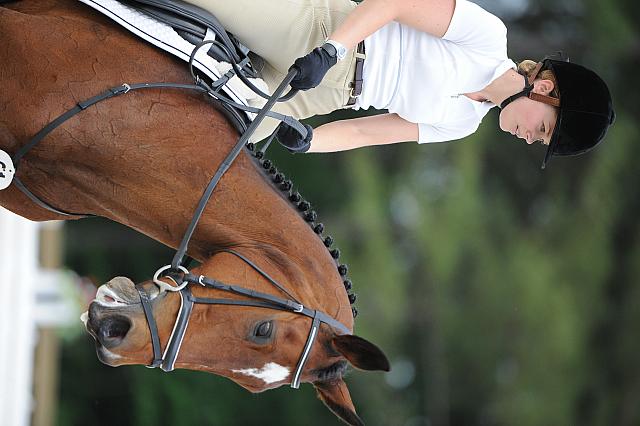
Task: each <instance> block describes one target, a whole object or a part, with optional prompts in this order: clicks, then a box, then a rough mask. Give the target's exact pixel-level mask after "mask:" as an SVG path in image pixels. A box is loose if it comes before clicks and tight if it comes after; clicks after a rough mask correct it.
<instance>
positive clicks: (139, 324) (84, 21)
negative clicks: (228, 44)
mask: <svg viewBox="0 0 640 426" xmlns="http://www.w3.org/2000/svg"><path fill="white" fill-rule="evenodd" d="M2 3H3V5H2V7H0V40H2V43H0V88H1V92H0V149H1V150H3V151H5V152H6V153H8V154H9V155H11V154H12V153H15V152H16V151H17V150H18V149H20V147H21V146H23V145H24V144H25V143H26V142H27V141H29V139H30V138H31V137H32V136H33V135H34V134H36V133H37V132H38V131H39V130H40V129H41V128H43V126H45V125H46V124H47V123H49V122H50V121H51V120H52V119H54V118H55V117H57V116H58V115H60V114H61V113H63V112H64V111H66V110H68V109H70V108H72V107H73V106H74V105H76V104H77V103H78V102H80V101H82V100H85V99H88V98H90V97H92V96H95V95H96V94H97V93H99V92H102V91H104V90H105V89H107V88H110V87H114V86H117V85H120V84H122V83H123V82H144V81H156V82H168V81H172V82H189V81H190V77H189V73H188V69H187V67H186V66H185V65H184V64H183V63H179V62H178V61H177V60H176V59H174V58H173V57H170V56H169V55H167V54H165V53H163V52H160V51H158V50H156V49H155V48H153V47H151V46H149V45H147V44H144V43H143V42H141V41H139V40H137V39H135V38H133V37H132V36H131V35H129V34H127V33H125V32H124V31H122V30H121V29H120V28H118V27H116V26H115V25H114V24H112V23H111V22H109V21H108V20H107V19H105V18H103V17H102V16H99V15H97V14H96V13H94V12H93V11H91V10H90V9H89V8H87V7H85V6H84V5H82V4H80V3H79V2H75V1H72V0H43V1H17V2H9V4H6V2H2ZM237 140H238V133H237V131H236V130H235V129H234V128H233V127H232V126H231V125H230V124H229V123H228V121H227V120H226V119H225V117H224V116H223V115H222V114H221V113H220V112H219V111H218V110H217V109H216V108H215V107H213V106H212V104H211V102H210V101H208V100H207V97H206V96H203V95H202V94H199V93H194V92H187V91H178V90H170V89H149V90H145V91H137V92H131V93H128V94H126V95H123V96H119V97H116V98H113V99H109V100H106V101H104V102H101V103H99V104H96V105H95V106H92V107H91V108H87V109H86V110H85V111H83V112H82V113H81V114H78V115H76V116H74V117H73V118H72V119H70V120H68V121H67V122H65V123H64V124H63V125H61V126H60V127H59V128H57V129H56V130H54V131H53V132H52V133H51V134H49V135H48V136H47V137H46V138H45V139H44V140H42V142H41V143H40V144H39V145H38V146H36V147H35V148H33V149H32V150H31V151H29V153H28V154H27V155H25V157H24V158H23V159H22V161H21V163H20V167H19V168H18V170H17V172H16V173H17V175H16V176H19V177H20V180H21V181H22V182H23V183H24V185H25V186H26V187H28V188H29V190H30V191H31V192H32V193H34V194H35V195H36V196H37V197H39V198H40V199H41V200H43V201H44V202H46V203H48V204H49V205H51V206H55V207H56V208H58V209H61V210H64V211H68V212H74V213H78V215H72V216H62V215H60V214H58V213H54V212H51V211H48V210H45V209H43V208H42V207H40V206H38V205H36V204H34V202H33V201H32V200H31V199H29V198H27V197H26V196H25V195H24V194H23V193H22V192H20V191H19V190H18V189H17V188H16V187H15V185H10V186H9V187H8V188H7V189H4V190H2V191H0V205H2V206H3V207H4V208H6V209H8V210H10V211H12V212H14V213H16V214H18V215H21V216H23V217H25V218H28V219H30V220H34V221H44V220H54V219H64V220H76V219H79V218H81V217H82V216H81V215H79V214H80V213H81V214H87V215H96V216H102V217H105V218H108V219H111V220H114V221H116V222H119V223H122V224H124V225H126V226H128V227H130V228H133V229H135V230H137V231H139V232H141V233H143V234H145V235H147V236H150V237H151V238H153V239H155V240H157V241H159V242H161V243H163V244H165V245H167V246H169V247H173V248H176V247H177V246H178V245H179V243H180V239H181V237H182V233H183V232H184V230H185V228H186V227H187V225H188V224H189V221H190V219H191V215H192V213H193V210H194V207H195V206H196V204H197V203H198V200H199V198H200V196H201V194H202V190H203V188H205V187H206V186H207V183H208V182H209V180H210V179H211V176H212V175H213V173H214V171H215V169H216V167H217V165H218V164H220V162H221V161H222V160H223V158H224V157H225V156H226V154H227V153H228V151H229V150H230V149H231V147H233V146H234V144H235V143H236V142H237ZM263 165H264V163H263V162H262V163H261V162H258V161H256V158H255V157H254V156H253V155H251V152H250V151H248V150H244V151H243V152H242V153H241V154H240V155H239V156H238V158H237V159H236V161H235V162H234V163H233V165H232V166H231V168H230V169H229V171H228V172H227V173H226V174H225V175H224V177H223V178H222V179H221V181H220V184H219V185H218V186H217V187H216V189H215V191H214V193H213V196H212V198H211V200H210V202H209V204H208V205H207V207H206V209H205V211H204V214H203V216H202V219H201V220H200V223H199V224H198V226H197V228H196V231H195V233H194V235H193V239H192V240H191V243H190V245H189V251H188V254H189V256H191V257H193V258H194V259H195V260H197V261H198V262H199V266H198V267H197V268H194V270H193V271H191V273H193V274H198V275H203V276H207V277H211V278H213V279H215V280H218V281H220V282H226V283H237V284H240V285H242V286H244V287H245V288H247V289H250V290H256V291H260V292H262V293H267V294H272V295H277V294H278V291H277V289H274V288H273V287H271V286H270V285H269V283H268V282H267V280H266V278H265V274H268V276H269V277H272V279H274V280H276V281H277V282H279V283H281V284H282V286H283V287H285V288H286V289H287V290H288V291H289V292H291V293H292V294H293V296H295V298H296V299H297V300H300V301H302V302H303V303H304V305H305V306H311V307H314V308H315V309H318V310H322V311H323V312H326V313H327V314H328V315H330V316H331V317H332V318H333V319H335V320H336V321H338V322H340V323H341V324H344V325H345V326H346V327H347V328H348V329H349V333H343V332H340V331H338V330H336V329H335V327H331V326H329V325H327V324H323V325H322V326H320V327H319V330H318V335H317V344H315V345H313V346H312V348H311V350H310V352H309V354H308V360H307V363H306V366H305V368H304V370H303V371H302V373H301V377H300V379H301V381H302V382H305V383H311V384H312V385H313V386H314V387H315V389H316V391H317V394H318V397H319V398H320V399H321V400H322V401H323V402H324V403H325V404H326V405H327V406H328V407H329V408H330V409H331V410H332V411H333V412H334V413H335V414H336V415H337V416H338V417H339V418H340V419H341V420H342V421H344V422H345V423H347V424H350V425H360V424H363V423H362V420H361V419H360V418H359V417H358V415H357V414H356V410H355V407H354V404H353V402H352V400H351V397H350V395H349V392H348V387H347V385H346V383H345V382H344V380H343V375H344V373H345V370H346V368H347V367H348V364H351V365H353V366H354V367H356V368H358V369H364V370H385V371H388V370H389V362H388V360H387V358H386V356H385V355H384V353H383V352H382V351H381V350H380V349H379V348H378V347H377V346H375V345H374V344H373V343H370V342H368V341H367V340H365V339H363V338H361V337H358V336H355V335H352V334H351V332H352V331H353V317H354V315H353V314H352V308H351V306H350V300H349V297H348V294H347V291H346V290H345V284H344V276H343V275H344V273H345V272H346V271H344V270H339V269H340V268H339V267H341V266H343V265H338V264H337V262H336V259H335V258H334V257H336V256H333V255H332V253H331V252H330V251H329V250H328V249H327V247H326V245H325V242H326V241H323V239H322V238H319V235H320V236H321V231H320V232H318V227H317V226H315V228H316V229H315V232H314V229H313V227H311V226H309V218H308V217H307V218H306V219H305V215H304V214H303V213H301V211H300V209H299V208H297V205H296V204H294V203H292V202H291V200H290V193H287V192H285V191H283V190H282V189H281V187H280V186H278V185H276V184H274V182H273V179H272V178H271V176H270V174H269V172H267V171H265V168H264V167H263ZM298 205H299V204H298ZM230 250H233V251H234V252H235V253H238V254H240V255H241V256H243V257H246V258H248V259H251V261H252V262H253V263H255V264H256V265H257V266H258V267H259V269H260V270H261V271H263V273H259V272H258V271H257V270H256V268H254V267H251V266H250V265H248V264H247V263H246V262H244V261H243V260H242V259H241V258H239V257H238V256H237V255H233V254H231V252H230ZM161 280H162V282H166V283H167V285H171V284H172V283H171V280H170V279H168V278H162V279H161ZM136 286H140V287H141V288H143V289H144V290H145V291H146V292H147V294H149V297H150V299H151V301H150V306H151V309H152V313H153V316H154V317H155V319H156V322H157V333H158V336H159V339H160V342H162V344H165V342H167V339H168V338H169V336H170V334H171V333H172V327H173V324H174V320H175V319H176V316H177V315H178V311H179V309H180V306H179V305H180V303H181V302H180V297H178V295H177V293H175V292H170V291H166V290H164V289H163V288H161V287H159V286H157V285H156V284H155V283H154V281H153V280H148V281H145V282H143V283H138V284H137V285H136V284H134V283H133V282H132V281H131V280H130V279H128V278H126V277H116V278H114V279H113V280H111V281H109V282H108V283H107V284H105V285H103V286H102V287H101V288H100V289H99V290H98V294H97V296H96V300H95V301H94V302H92V303H91V305H90V306H89V310H88V319H87V324H86V327H87V330H88V331H89V333H90V334H91V335H92V336H93V337H94V338H95V341H96V352H97V355H98V358H99V359H100V361H102V362H103V363H105V364H107V365H110V366H120V365H129V364H141V365H148V364H150V363H151V362H152V359H153V357H154V354H153V351H152V338H151V334H152V333H151V332H150V327H149V326H148V324H147V322H146V319H145V314H144V312H143V307H142V304H141V296H140V295H139V293H138V291H137V287H136ZM191 291H192V292H193V294H194V295H195V296H197V297H209V298H211V297H217V296H219V294H220V293H221V291H220V290H217V289H211V288H205V287H203V286H198V285H194V286H192V290H191ZM228 297H231V298H232V299H237V300H243V296H242V295H236V294H233V295H231V296H228ZM309 323H310V319H309V318H307V317H305V316H301V315H295V313H292V312H286V311H273V310H269V309H264V308H262V307H259V306H242V307H238V306H232V305H217V306H214V305H196V306H195V307H194V308H193V312H192V315H191V318H190V322H189V326H188V328H187V330H186V334H185V336H184V340H183V342H182V347H181V349H180V353H179V356H178V358H177V360H176V364H175V366H176V367H177V368H184V369H191V370H198V371H206V372H209V373H213V374H217V375H220V376H224V377H227V378H229V379H231V380H233V381H234V382H235V383H237V384H238V385H240V386H242V387H244V388H245V389H247V390H249V391H251V392H261V391H264V390H267V389H273V388H276V387H279V386H282V385H286V384H289V383H290V382H291V380H292V377H291V376H292V366H294V365H295V363H296V361H297V360H298V359H299V357H300V352H301V350H302V348H303V347H305V340H306V339H307V333H308V330H309Z"/></svg>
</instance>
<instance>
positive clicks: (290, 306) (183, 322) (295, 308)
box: [136, 249, 351, 389]
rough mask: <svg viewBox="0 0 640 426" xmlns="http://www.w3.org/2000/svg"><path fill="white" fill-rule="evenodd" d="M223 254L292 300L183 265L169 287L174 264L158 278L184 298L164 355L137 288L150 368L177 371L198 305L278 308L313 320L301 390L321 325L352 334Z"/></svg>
mask: <svg viewBox="0 0 640 426" xmlns="http://www.w3.org/2000/svg"><path fill="white" fill-rule="evenodd" d="M222 252H226V253H230V254H232V255H234V256H236V257H238V258H239V259H241V260H242V261H244V262H245V263H246V264H247V265H249V266H250V267H251V268H253V269H254V270H255V271H256V272H258V273H259V274H260V275H261V276H262V277H263V278H265V279H266V280H267V281H268V282H269V283H270V284H271V285H273V286H274V287H276V288H277V289H278V290H280V291H281V292H283V293H285V294H286V295H287V296H288V297H289V299H283V298H280V297H276V296H273V295H271V294H267V293H262V292H259V291H255V290H251V289H247V288H245V287H241V286H236V285H229V284H225V283H223V282H220V281H217V280H214V279H212V278H208V277H205V276H204V275H193V274H190V273H189V272H188V271H187V270H186V269H185V268H184V267H182V266H180V273H177V274H176V273H172V274H171V275H168V276H167V278H170V279H171V280H172V281H174V282H175V284H176V285H175V286H172V285H169V284H167V283H165V282H163V281H159V279H158V277H159V275H160V274H161V273H162V272H163V271H164V270H168V269H170V268H171V265H167V266H165V267H163V268H161V269H159V270H158V272H156V274H155V276H154V282H155V283H156V284H157V285H158V286H159V287H161V288H164V289H168V290H169V291H174V292H178V294H179V295H180V309H179V311H178V314H177V317H176V321H175V323H174V326H173V330H172V332H171V335H170V337H169V340H168V341H167V345H166V346H165V350H164V352H162V351H161V348H160V337H159V335H158V328H157V325H156V322H155V320H154V318H153V313H152V310H151V301H150V299H149V296H148V295H147V293H146V291H145V290H144V289H143V288H142V286H140V285H138V286H136V288H137V290H138V293H139V294H140V300H141V302H142V307H143V310H144V314H145V316H146V319H147V324H148V325H149V331H150V333H151V343H152V347H153V361H152V362H151V364H149V365H148V367H150V368H155V367H160V368H161V369H162V370H163V371H172V370H173V369H174V365H175V362H176V358H177V357H178V353H179V351H180V346H181V345H182V341H183V339H184V336H185V332H186V330H187V326H188V324H189V317H190V316H191V312H192V310H193V305H194V304H196V303H200V304H207V305H231V306H250V307H258V308H267V309H275V310H280V311H286V312H291V313H295V314H299V315H304V316H307V317H309V318H311V319H312V322H311V328H310V329H309V335H308V337H307V341H306V343H305V345H304V348H303V350H302V353H301V354H300V358H299V359H298V362H297V365H296V368H295V371H294V375H293V379H292V380H291V387H292V388H295V389H297V388H298V387H299V386H300V376H301V374H302V370H303V368H304V365H305V363H306V362H307V358H308V356H309V353H310V352H311V348H312V346H313V343H314V342H315V339H316V336H317V334H318V330H319V327H320V324H321V323H325V324H327V325H329V326H331V327H334V328H336V329H338V330H340V331H341V332H342V333H344V334H351V332H350V330H349V329H348V328H347V327H346V326H344V325H343V324H342V323H340V322H339V321H337V320H335V319H334V318H332V317H330V316H329V315H327V314H325V313H324V312H321V311H318V310H315V309H310V308H307V307H305V306H304V305H303V304H302V303H300V302H299V301H298V300H297V299H296V298H295V297H294V296H292V295H291V293H289V292H288V291H287V290H286V289H285V288H284V287H282V286H281V285H280V284H278V282H277V281H275V280H274V279H273V278H271V276H269V275H268V274H267V273H266V272H264V271H263V270H262V269H260V268H259V267H258V266H257V265H255V264H254V263H253V262H251V261H250V260H249V259H247V258H246V257H244V256H243V255H242V254H240V253H238V252H236V251H233V250H229V249H226V250H222ZM189 284H197V285H201V286H202V287H205V288H211V289H215V290H221V291H226V292H229V293H233V294H236V295H240V296H245V297H247V298H249V300H246V299H211V298H203V297H195V296H193V294H192V293H191V290H190V289H189Z"/></svg>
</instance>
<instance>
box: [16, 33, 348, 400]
mask: <svg viewBox="0 0 640 426" xmlns="http://www.w3.org/2000/svg"><path fill="white" fill-rule="evenodd" d="M208 44H216V45H217V46H218V47H219V48H221V49H223V50H227V49H226V46H224V45H223V44H220V43H218V42H216V41H213V40H210V41H205V42H202V43H200V44H199V45H197V46H196V47H195V48H194V50H193V52H192V54H191V58H190V61H189V67H190V71H191V75H192V76H193V77H194V80H195V82H194V84H180V83H139V84H122V85H120V86H117V87H113V88H110V89H108V90H107V91H106V92H103V93H101V94H99V95H97V96H94V97H92V98H89V99H87V100H85V101H83V102H79V103H78V104H76V106H75V107H73V108H72V109H70V110H68V111H66V112H65V113H63V114H62V115H60V116H59V117H57V118H56V119H54V120H53V121H51V122H50V123H49V124H47V125H46V126H45V127H44V128H43V129H42V130H40V131H39V132H38V133H37V134H36V135H35V136H34V137H33V138H32V139H31V140H30V141H29V142H28V143H27V144H26V145H24V146H23V147H22V148H21V149H19V150H18V152H17V153H16V154H15V155H14V156H13V157H12V160H13V163H14V165H15V170H16V171H17V167H18V164H19V162H20V160H21V159H22V158H23V157H24V155H25V154H27V153H28V152H29V151H30V150H31V149H32V148H33V147H35V146H36V145H37V144H38V143H40V141H41V140H42V139H44V138H45V137H46V136H47V135H48V134H49V133H51V132H52V131H53V130H55V129H56V128H57V127H59V126H60V125H61V124H63V123H64V122H65V121H67V120H68V119H70V118H71V117H73V116H74V115H76V114H78V113H79V112H82V111H84V110H85V109H87V108H89V107H90V106H92V105H95V104H96V103H98V102H101V101H103V100H106V99H109V98H112V97H114V96H119V95H122V94H126V93H129V92H130V91H134V90H139V89H151V88H174V89H183V90H194V91H198V92H201V93H205V94H207V95H209V96H211V97H212V98H214V99H217V100H219V101H221V102H224V103H226V104H228V105H230V106H232V107H235V108H238V109H240V110H243V111H248V112H251V113H256V114H257V115H256V116H255V118H254V119H253V121H252V122H251V124H250V125H249V126H248V127H247V128H246V129H245V130H244V132H243V133H242V135H241V136H240V138H239V139H238V142H237V143H236V144H235V145H234V146H233V148H232V149H231V151H230V152H229V154H227V157H226V158H225V159H224V160H223V161H222V163H221V164H220V165H219V166H218V169H217V171H216V173H215V174H214V176H213V177H212V178H211V180H210V182H209V184H208V186H207V188H206V189H205V191H204V193H203V195H202V197H201V198H200V201H199V202H198V206H197V208H196V211H195V213H194V215H193V217H192V219H191V222H190V224H189V226H188V227H187V230H186V231H185V234H184V236H183V238H182V241H181V243H180V245H179V247H178V249H177V251H176V253H175V255H174V257H173V259H172V261H171V264H170V265H167V266H163V267H161V268H160V269H158V271H156V273H155V274H154V277H153V282H154V283H155V284H156V285H157V286H158V287H160V289H163V290H165V291H169V292H177V293H178V294H179V295H180V309H179V311H178V314H177V317H176V320H175V323H174V326H173V330H172V332H171V336H170V337H169V340H168V341H167V344H166V346H165V350H164V352H163V351H162V348H161V343H160V337H159V333H158V327H157V323H156V321H155V319H154V317H153V310H152V301H151V299H150V297H149V295H148V294H147V292H146V291H145V290H144V288H143V287H142V285H141V284H136V289H137V290H138V294H139V295H140V303H141V304H142V308H143V311H144V314H145V317H146V320H147V324H148V326H149V332H150V334H151V345H152V348H153V361H152V362H151V364H149V365H148V366H147V367H149V368H156V367H159V368H160V369H162V370H163V371H166V372H169V371H173V369H174V366H175V363H176V359H177V357H178V354H179V352H180V347H181V345H182V341H183V340H184V336H185V333H186V331H187V326H188V324H189V318H190V315H191V312H192V310H193V306H194V304H196V303H199V304H209V305H232V306H249V307H259V308H267V309H275V310H281V311H287V312H292V313H295V314H299V315H304V316H307V317H309V318H311V320H312V321H311V327H310V329H309V335H308V337H307V341H306V343H305V345H304V347H303V350H302V352H301V354H300V358H299V359H298V362H297V364H296V369H295V371H294V374H293V378H292V380H291V387H292V388H295V389H297V388H299V386H300V378H301V374H302V371H303V369H304V366H305V363H306V361H307V359H308V356H309V353H310V352H311V348H312V347H313V344H314V342H315V339H316V337H317V334H318V330H319V327H320V325H321V324H322V323H324V324H327V325H328V326H330V327H333V328H335V329H337V330H339V331H340V332H342V333H344V334H351V331H350V330H349V328H348V327H346V326H345V325H344V324H342V323H341V322H339V321H337V320H336V319H334V318H333V317H331V316H330V315H327V314H326V313H324V312H321V311H318V310H315V309H310V308H308V307H305V306H304V305H303V304H302V303H301V302H299V301H298V300H297V299H296V298H295V297H294V296H292V295H291V293H289V292H288V291H287V290H286V289H285V288H284V287H283V286H281V285H280V284H279V283H278V282H277V281H275V280H274V279H273V278H272V277H270V276H269V275H268V274H267V273H266V272H264V271H263V270H262V269H260V268H259V267H258V266H257V265H256V264H255V263H253V262H252V261H251V260H249V259H248V258H246V257H245V256H243V255H242V254H240V253H238V252H235V251H233V250H230V249H225V250H222V251H223V252H227V253H230V254H232V255H234V256H236V257H237V258H239V259H241V260H242V261H243V262H245V263H246V264H247V265H249V266H250V267H251V268H252V269H254V270H255V271H256V272H258V273H259V274H260V275H261V276H262V277H263V278H265V279H266V280H267V281H268V282H269V283H270V284H271V285H272V286H273V287H275V288H277V289H278V290H279V291H281V292H282V293H284V294H285V295H286V296H287V297H288V298H281V297H276V296H273V295H271V294H267V293H262V292H259V291H255V290H251V289H247V288H245V287H241V286H237V285H230V284H225V283H223V282H220V281H217V280H214V279H211V278H208V277H205V276H203V275H193V274H191V273H190V272H189V271H188V270H187V268H186V267H185V266H183V263H184V257H185V255H186V252H187V250H188V246H189V241H190V240H191V237H192V236H193V233H194V231H195V229H196V226H197V225H198V222H199V221H200V218H201V217H202V213H203V212H204V209H205V207H206V206H207V204H208V201H209V199H210V197H211V195H212V194H213V191H214V189H215V188H216V186H217V185H218V183H219V182H220V179H221V178H222V176H223V175H224V174H225V173H226V171H227V170H228V169H229V168H230V167H231V165H232V164H233V162H234V160H235V159H236V158H237V157H238V155H239V154H240V152H241V151H242V148H243V147H244V146H245V145H246V144H247V142H248V141H249V137H250V136H251V135H252V134H253V132H254V131H255V129H256V128H257V127H258V126H259V125H260V123H261V122H262V120H263V119H264V117H266V116H269V117H272V118H275V119H278V120H280V121H283V122H285V123H286V124H288V125H289V126H291V127H293V128H294V129H296V130H297V131H298V132H300V133H301V134H302V135H305V134H306V129H305V127H304V126H303V125H302V124H300V122H298V121H297V120H296V119H294V118H293V117H290V116H287V115H283V114H279V113H276V112H273V111H271V108H272V107H273V105H275V103H276V102H283V101H286V100H288V99H290V98H292V97H293V96H294V95H295V94H296V92H297V90H293V89H292V90H290V91H289V92H288V93H287V94H286V95H285V96H282V97H281V95H282V94H283V93H284V91H285V89H286V88H287V87H288V86H289V83H290V82H291V80H293V78H294V77H295V76H296V74H297V70H296V69H295V68H294V69H292V70H291V71H289V73H288V74H287V76H286V77H285V78H284V79H283V81H282V82H281V83H280V85H279V86H278V88H277V89H276V90H275V91H274V93H273V95H271V96H269V95H267V94H265V93H263V92H261V91H260V90H259V89H258V88H256V87H255V86H254V85H253V84H251V82H250V81H249V80H248V79H246V78H244V75H243V73H242V70H241V65H243V64H241V65H238V64H237V63H236V62H235V61H234V59H233V56H232V55H229V57H230V58H231V64H232V67H233V69H234V70H235V72H236V73H237V75H238V76H239V77H240V79H241V80H242V81H243V82H245V84H247V85H248V86H249V87H250V88H251V89H252V90H254V91H256V93H258V94H259V95H260V96H262V97H263V98H265V99H267V102H266V103H265V105H264V106H263V107H262V108H260V109H258V108H254V107H250V106H246V105H242V104H239V103H236V102H234V101H233V100H231V99H229V98H228V97H227V96H225V95H224V94H222V93H220V89H221V87H222V86H223V85H224V83H225V82H226V81H228V79H229V77H230V76H229V75H227V74H229V73H227V74H225V75H224V76H223V77H221V78H220V79H219V80H218V81H216V82H213V83H212V84H211V86H210V85H208V84H207V83H205V82H204V81H202V80H201V79H200V78H199V77H198V76H196V75H195V73H194V72H193V60H194V58H195V54H196V52H197V51H198V50H199V49H200V48H202V47H203V46H205V45H208ZM274 135H275V131H274V134H272V135H271V137H270V138H269V140H268V141H267V144H268V143H270V141H271V139H272V138H273V136H274ZM263 149H264V148H263ZM13 183H15V184H16V187H17V188H18V189H20V191H22V192H23V193H24V194H25V195H26V196H27V197H29V199H31V200H32V201H33V202H34V203H35V204H37V205H38V206H40V207H42V208H44V209H47V210H49V211H51V212H53V213H56V214H59V215H62V216H84V217H86V216H93V215H90V214H80V213H71V212H68V211H64V210H62V209H59V208H56V207H54V206H52V205H51V204H49V203H47V202H45V201H43V200H41V199H40V198H38V197H37V196H36V195H35V194H33V193H32V192H31V191H29V190H28V189H27V188H26V186H25V185H24V184H23V183H22V181H20V179H18V178H17V176H16V177H14V179H13ZM161 277H166V278H169V279H171V281H173V282H174V283H175V284H176V285H175V286H172V285H170V284H167V283H166V282H164V281H161V280H160V278H161ZM189 284H193V285H201V286H203V287H205V288H210V289H215V290H220V291H225V292H229V293H233V294H236V295H240V296H244V297H246V298H247V299H212V298H202V297H194V296H193V294H192V293H191V291H190V289H189Z"/></svg>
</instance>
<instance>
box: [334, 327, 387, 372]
mask: <svg viewBox="0 0 640 426" xmlns="http://www.w3.org/2000/svg"><path fill="white" fill-rule="evenodd" d="M332 343H333V347H334V348H335V349H336V350H337V351H338V352H340V353H341V354H342V355H343V356H344V357H345V358H346V359H347V360H349V362H350V363H351V364H352V365H353V366H354V367H357V368H359V369H361V370H382V371H389V370H391V367H390V366H389V360H388V359H387V356H386V355H385V354H384V353H383V352H382V350H381V349H380V348H378V347H377V346H376V345H374V344H373V343H371V342H369V341H367V340H365V339H363V338H362V337H358V336H353V335H350V334H343V335H341V336H336V337H334V338H333V340H332Z"/></svg>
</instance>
